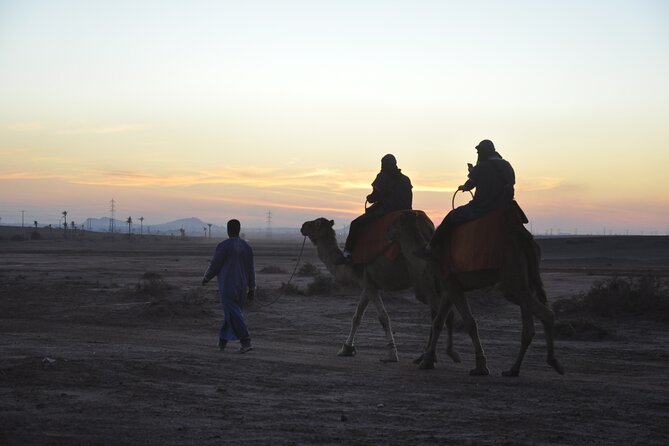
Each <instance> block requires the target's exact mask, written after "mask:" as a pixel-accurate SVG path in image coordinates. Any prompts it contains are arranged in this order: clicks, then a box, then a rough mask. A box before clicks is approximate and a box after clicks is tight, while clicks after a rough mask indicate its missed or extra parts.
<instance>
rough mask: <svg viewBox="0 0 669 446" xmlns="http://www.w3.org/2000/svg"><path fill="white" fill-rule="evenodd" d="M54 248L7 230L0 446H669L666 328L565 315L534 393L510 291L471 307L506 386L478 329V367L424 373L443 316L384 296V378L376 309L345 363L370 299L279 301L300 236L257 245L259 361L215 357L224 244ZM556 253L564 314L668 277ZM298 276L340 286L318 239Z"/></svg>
mask: <svg viewBox="0 0 669 446" xmlns="http://www.w3.org/2000/svg"><path fill="white" fill-rule="evenodd" d="M40 232H41V236H40V239H39V240H30V239H27V238H29V234H30V231H29V230H28V229H21V228H7V227H2V228H1V230H0V444H3V445H4V444H7V445H60V444H63V445H73V444H82V445H94V444H104V445H107V444H114V445H116V444H128V445H131V444H142V445H143V444H156V445H183V444H194V445H206V444H233V443H234V444H254V445H255V444H259V445H265V444H267V445H292V444H295V445H302V444H331V445H340V444H351V445H376V444H382V445H406V444H449V445H488V444H506V445H548V444H551V445H552V444H563V445H589V446H591V445H599V444H601V445H611V444H643V445H651V444H656V445H660V444H662V445H666V444H668V442H669V421H668V420H669V386H668V383H669V379H668V378H669V347H668V345H669V331H668V330H667V327H668V324H669V322H668V321H667V318H666V316H663V315H661V314H641V315H639V314H616V315H613V316H609V317H605V316H600V315H597V314H591V313H589V312H580V313H579V312H573V311H572V312H571V313H565V314H562V313H558V315H557V323H558V325H559V326H560V327H562V329H561V330H560V331H559V333H558V335H557V338H556V355H557V357H558V358H559V360H560V361H561V362H562V364H563V365H564V367H565V370H566V374H565V375H564V376H561V375H559V374H557V373H556V372H555V371H554V370H553V369H552V368H551V367H550V366H548V365H547V364H546V361H545V351H546V349H545V343H544V337H543V332H542V327H541V324H539V323H536V328H537V336H536V337H535V339H534V342H533V344H532V346H531V347H530V349H529V351H528V354H527V356H526V357H525V361H524V363H523V367H522V369H521V375H520V377H518V378H505V377H502V376H501V375H500V373H501V372H502V371H503V370H505V369H507V368H509V367H510V366H511V364H512V363H513V361H514V359H515V356H516V353H517V351H518V349H519V346H520V327H521V323H520V311H519V309H518V307H516V306H514V305H512V304H510V303H508V302H506V301H505V300H504V299H503V298H502V297H501V295H499V294H498V292H496V291H495V290H493V289H491V290H486V291H484V292H477V293H474V294H473V295H472V296H471V298H470V302H471V305H472V310H473V313H474V315H475V317H476V318H477V321H478V323H479V330H480V334H481V340H482V342H483V345H484V348H485V349H486V354H487V356H488V366H489V368H490V369H491V372H492V373H491V375H490V376H487V377H473V376H469V374H468V372H469V370H470V369H471V368H473V366H474V354H473V349H472V345H471V342H470V340H469V338H468V336H467V335H466V334H465V333H464V332H462V331H456V332H455V334H454V339H455V346H456V348H457V349H458V351H459V353H460V355H461V357H462V363H459V364H456V363H453V362H452V361H450V359H449V358H448V357H447V356H446V354H445V347H444V343H443V342H442V344H441V345H440V349H439V355H440V356H439V361H438V362H437V364H436V368H435V369H434V370H419V369H418V368H417V366H416V365H415V364H413V362H412V360H413V359H414V358H416V357H417V356H419V355H420V353H421V351H422V348H423V347H424V345H425V343H426V341H427V336H428V330H429V313H428V309H427V307H425V306H424V305H422V304H420V303H419V302H417V301H416V300H415V298H413V296H412V294H411V292H410V291H406V292H397V293H385V294H383V299H384V302H385V305H386V308H387V309H388V312H389V314H390V317H391V320H392V324H393V330H394V333H395V338H396V341H397V345H398V350H399V355H400V361H399V362H398V363H391V364H386V363H382V362H380V361H379V359H380V358H381V357H383V353H384V352H383V349H384V346H385V339H384V335H383V331H382V328H381V326H380V324H379V323H378V320H377V317H376V314H375V311H374V309H373V307H370V308H369V309H368V311H367V313H366V315H365V318H364V320H363V322H362V325H361V327H360V330H359V332H358V336H357V340H356V346H357V349H358V354H357V356H355V357H349V358H342V357H338V356H336V353H337V351H338V349H339V347H340V346H341V344H342V343H343V341H344V340H345V338H346V335H347V334H348V331H349V327H350V320H351V316H352V315H353V312H354V309H355V306H356V303H357V299H358V290H356V289H352V288H337V287H335V288H333V289H331V290H326V291H325V292H322V293H320V294H318V293H316V292H311V293H310V292H309V288H310V284H312V283H314V282H315V279H314V277H313V276H310V275H309V276H304V275H296V276H295V277H294V278H293V280H292V282H291V285H295V287H286V286H284V287H283V288H282V284H285V283H287V282H288V280H289V277H290V275H291V272H292V271H293V270H294V268H295V265H296V261H297V259H298V255H299V254H300V247H301V245H302V238H301V237H300V235H299V233H298V232H297V230H296V235H295V238H293V239H290V240H276V239H275V240H250V243H251V245H252V246H253V248H254V250H255V253H256V268H257V271H258V274H257V280H258V284H259V291H258V294H257V297H256V298H255V300H254V301H253V302H250V303H249V304H248V306H247V308H246V311H245V312H246V317H247V322H248V324H249V327H250V330H251V335H252V338H253V343H254V347H255V349H254V351H252V352H250V353H247V354H244V355H241V354H238V353H237V352H236V348H233V347H236V345H234V346H233V345H230V346H228V349H227V350H226V351H223V352H221V351H219V350H218V348H217V345H216V342H217V335H218V328H219V326H220V323H221V321H222V317H223V315H222V311H221V309H220V305H219V302H218V297H217V290H216V284H215V282H214V281H212V282H211V283H209V284H208V285H207V286H206V287H201V286H200V279H201V277H202V274H203V273H204V271H205V269H206V267H207V265H208V262H209V260H210V258H211V255H212V253H213V250H214V247H215V245H216V243H217V240H213V239H206V238H203V237H200V238H195V237H194V238H189V239H184V240H182V239H179V238H172V237H154V236H150V237H149V236H145V237H139V236H133V237H132V238H129V237H128V236H124V235H121V234H116V235H114V236H113V237H112V235H111V234H93V233H83V234H82V233H80V234H78V235H77V236H73V235H72V234H71V235H70V237H69V238H67V239H65V238H63V237H62V235H61V234H60V233H57V232H56V231H54V232H53V233H51V234H50V233H48V232H47V231H46V230H40ZM17 234H18V237H16V235H17ZM19 239H23V240H19ZM539 242H540V244H541V245H542V248H543V251H544V259H543V261H542V265H541V266H542V277H543V279H544V282H545V285H546V289H547V292H548V296H549V300H550V301H551V303H553V304H556V303H557V302H560V301H562V300H565V299H566V300H569V299H571V300H578V299H579V296H583V293H586V292H587V291H588V290H589V289H591V287H592V286H593V284H594V283H595V282H597V281H600V280H606V279H609V278H612V277H616V276H621V277H628V276H631V277H637V276H641V275H644V274H652V275H654V276H656V277H659V278H661V279H663V280H666V279H668V278H669V238H668V237H659V236H656V237H578V238H550V239H548V238H546V239H540V240H539ZM300 264H301V266H303V265H304V264H311V265H314V266H316V267H317V268H318V269H319V270H320V271H321V272H322V273H323V274H327V271H326V270H325V268H324V266H323V265H322V263H321V262H320V261H319V259H318V258H317V256H316V251H315V248H314V247H313V246H312V245H311V244H310V243H309V242H308V241H307V243H306V245H305V248H304V253H303V256H302V258H301V262H300ZM147 273H155V274H149V275H146V274H147ZM142 277H145V279H144V280H142ZM151 277H152V278H153V279H154V280H153V281H147V279H146V278H151ZM289 288H295V289H294V290H292V291H297V292H288V291H290V290H289ZM281 290H286V291H281ZM565 326H568V327H570V328H571V329H570V330H564V327H565ZM442 340H443V339H442Z"/></svg>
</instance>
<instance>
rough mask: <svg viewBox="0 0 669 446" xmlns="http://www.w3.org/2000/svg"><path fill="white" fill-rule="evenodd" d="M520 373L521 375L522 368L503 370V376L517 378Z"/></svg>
mask: <svg viewBox="0 0 669 446" xmlns="http://www.w3.org/2000/svg"><path fill="white" fill-rule="evenodd" d="M518 375H520V370H513V369H511V370H509V371H508V372H502V376H506V377H508V378H517V377H518Z"/></svg>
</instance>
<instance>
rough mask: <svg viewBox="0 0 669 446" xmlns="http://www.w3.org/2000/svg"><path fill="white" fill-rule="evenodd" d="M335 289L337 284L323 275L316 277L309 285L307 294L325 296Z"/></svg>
mask: <svg viewBox="0 0 669 446" xmlns="http://www.w3.org/2000/svg"><path fill="white" fill-rule="evenodd" d="M334 289H335V282H334V280H333V279H332V277H328V276H325V275H322V274H319V275H317V276H316V277H314V280H313V281H312V282H311V283H310V284H308V285H307V294H309V295H310V296H312V295H319V296H325V295H328V294H331V293H332V291H334Z"/></svg>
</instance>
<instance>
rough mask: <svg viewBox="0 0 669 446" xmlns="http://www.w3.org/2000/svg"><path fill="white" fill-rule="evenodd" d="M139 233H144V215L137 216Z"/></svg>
mask: <svg viewBox="0 0 669 446" xmlns="http://www.w3.org/2000/svg"><path fill="white" fill-rule="evenodd" d="M139 235H140V236H142V235H144V217H139Z"/></svg>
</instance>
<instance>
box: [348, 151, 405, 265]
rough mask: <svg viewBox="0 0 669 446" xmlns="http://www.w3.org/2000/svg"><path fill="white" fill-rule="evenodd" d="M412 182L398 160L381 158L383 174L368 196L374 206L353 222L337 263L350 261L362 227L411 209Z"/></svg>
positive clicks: (380, 174) (379, 176)
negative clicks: (389, 215)
mask: <svg viewBox="0 0 669 446" xmlns="http://www.w3.org/2000/svg"><path fill="white" fill-rule="evenodd" d="M412 188H413V186H412V185H411V180H410V179H409V177H408V176H406V175H404V174H403V173H402V171H401V170H400V169H398V168H397V160H396V159H395V157H394V156H393V155H391V154H388V155H385V156H384V157H383V158H381V172H379V173H378V175H376V178H375V179H374V182H373V183H372V193H371V194H369V195H367V201H368V202H369V203H371V204H372V205H371V206H369V207H368V208H367V209H365V213H364V214H363V215H361V216H359V217H358V218H356V219H355V220H353V221H352V222H351V227H350V228H349V231H348V237H347V238H346V244H345V246H344V252H343V258H342V259H340V260H339V261H338V262H336V263H339V264H341V263H347V262H349V261H350V257H351V251H352V250H353V246H355V242H356V239H357V237H358V234H359V233H360V229H361V228H362V226H364V225H366V224H368V223H370V222H371V221H372V220H374V219H376V218H378V217H381V216H383V215H385V214H387V213H389V212H393V211H399V210H404V209H411V202H412V200H413V193H412V192H411V189H412Z"/></svg>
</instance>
